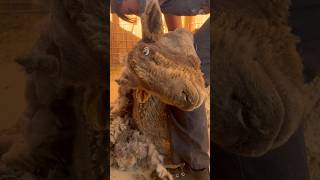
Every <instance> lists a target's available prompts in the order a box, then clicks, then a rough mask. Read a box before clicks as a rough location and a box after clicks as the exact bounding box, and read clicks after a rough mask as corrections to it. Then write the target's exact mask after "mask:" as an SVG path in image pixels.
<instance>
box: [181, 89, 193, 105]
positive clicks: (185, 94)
mask: <svg viewBox="0 0 320 180" xmlns="http://www.w3.org/2000/svg"><path fill="white" fill-rule="evenodd" d="M181 93H182V96H183V98H184V100H185V101H186V102H189V103H190V102H191V101H190V98H189V96H188V95H187V93H186V92H185V91H182V92H181Z"/></svg>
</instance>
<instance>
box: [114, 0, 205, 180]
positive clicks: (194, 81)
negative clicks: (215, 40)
mask: <svg viewBox="0 0 320 180" xmlns="http://www.w3.org/2000/svg"><path fill="white" fill-rule="evenodd" d="M141 21H142V22H141V23H142V35H143V37H142V40H141V41H139V42H138V43H137V44H136V45H135V47H133V49H132V50H130V52H129V53H128V55H127V57H126V59H125V61H124V68H123V71H122V74H121V76H120V78H119V79H118V80H117V83H118V84H119V89H118V92H119V93H118V94H119V97H118V99H117V102H116V103H115V104H114V105H113V107H112V109H111V113H110V120H111V122H110V142H111V145H110V148H111V162H110V164H111V166H114V167H117V168H119V169H121V170H126V171H130V170H135V171H137V170H139V171H142V172H144V171H147V172H148V173H151V175H150V176H144V178H145V179H149V178H154V177H153V176H152V175H155V176H156V177H158V178H160V179H172V178H173V177H172V175H171V174H170V173H169V172H168V171H167V170H166V168H168V167H172V165H171V163H172V161H171V155H172V154H171V153H172V152H171V145H170V135H169V131H168V125H169V123H170V116H169V113H168V106H176V107H178V108H180V109H182V110H185V111H191V110H194V109H195V108H197V107H199V106H200V105H201V104H203V103H204V102H205V100H206V97H207V90H206V88H205V82H204V77H203V73H202V72H201V70H200V60H199V57H198V56H197V54H196V51H195V49H194V47H193V35H192V33H191V32H188V31H187V30H185V29H177V30H175V31H173V32H169V33H167V34H164V33H163V30H162V29H161V28H162V21H161V11H160V8H159V4H158V2H157V0H151V1H147V5H146V9H145V11H144V14H142V16H141ZM141 176H143V175H141V174H139V176H138V177H141Z"/></svg>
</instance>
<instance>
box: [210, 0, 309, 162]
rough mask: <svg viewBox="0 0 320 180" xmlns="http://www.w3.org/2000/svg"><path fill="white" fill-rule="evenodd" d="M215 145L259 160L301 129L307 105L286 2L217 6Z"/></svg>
mask: <svg viewBox="0 0 320 180" xmlns="http://www.w3.org/2000/svg"><path fill="white" fill-rule="evenodd" d="M212 4H213V10H214V11H213V12H214V13H213V21H212V22H213V25H212V26H213V28H212V31H213V51H212V55H213V59H214V61H213V63H212V64H211V72H212V80H213V87H214V88H213V93H212V94H213V99H214V101H213V108H212V110H213V114H214V115H215V116H214V126H213V127H212V132H213V133H212V137H211V140H212V141H213V142H214V143H217V144H218V145H219V146H221V147H222V148H224V149H226V150H227V151H230V152H233V153H236V154H240V155H245V156H260V155H263V154H265V153H266V152H268V151H269V150H271V149H274V148H276V147H279V146H280V145H282V144H284V143H285V142H286V141H287V140H288V139H289V138H290V137H291V135H292V134H293V133H294V132H295V130H296V129H297V128H298V127H299V126H300V125H301V123H302V119H303V117H304V113H305V104H306V102H307V99H306V97H307V96H306V95H307V92H306V90H305V88H304V82H303V74H302V61H301V59H300V56H299V54H298V53H297V50H296V44H297V42H298V38H297V37H295V36H294V35H293V34H292V33H291V29H290V28H289V26H288V22H287V21H288V20H287V18H288V7H289V4H290V2H289V1H288V0H272V1H264V0H258V1H251V0H235V1H222V0H216V1H214V2H213V3H212Z"/></svg>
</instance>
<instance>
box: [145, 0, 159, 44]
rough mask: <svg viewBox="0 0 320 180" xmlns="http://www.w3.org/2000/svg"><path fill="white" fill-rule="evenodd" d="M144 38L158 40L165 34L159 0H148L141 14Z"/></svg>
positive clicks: (148, 40) (152, 40) (147, 40)
mask: <svg viewBox="0 0 320 180" xmlns="http://www.w3.org/2000/svg"><path fill="white" fill-rule="evenodd" d="M141 25H142V39H143V41H146V42H150V41H151V42H154V41H157V40H158V39H159V38H160V36H161V35H162V34H163V26H162V16H161V10H160V6H159V3H158V0H147V4H146V7H145V11H144V13H143V14H142V16H141Z"/></svg>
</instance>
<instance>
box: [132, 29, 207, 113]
mask: <svg viewBox="0 0 320 180" xmlns="http://www.w3.org/2000/svg"><path fill="white" fill-rule="evenodd" d="M146 47H147V48H149V54H148V55H146V54H144V48H146ZM127 63H128V66H129V70H130V71H131V72H132V75H134V76H136V77H135V78H136V79H137V81H138V82H137V87H138V88H141V89H143V90H145V91H146V92H147V93H150V94H151V95H153V96H156V97H157V98H159V99H160V100H161V101H162V102H163V103H165V104H169V105H173V106H176V107H178V108H180V109H182V110H185V111H191V110H194V109H195V108H197V107H199V106H200V105H201V104H202V103H203V101H204V98H205V97H206V91H205V87H204V81H203V78H202V76H203V74H202V72H201V71H200V60H199V58H198V56H197V55H196V52H195V50H194V48H193V37H192V34H191V33H190V32H187V31H186V30H184V29H178V30H176V31H174V32H170V33H168V34H166V35H164V36H163V37H161V38H160V39H159V40H158V41H157V42H155V43H145V42H143V41H141V42H139V43H138V44H137V45H136V46H135V47H134V49H133V50H131V51H130V53H129V55H128V59H127Z"/></svg>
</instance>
